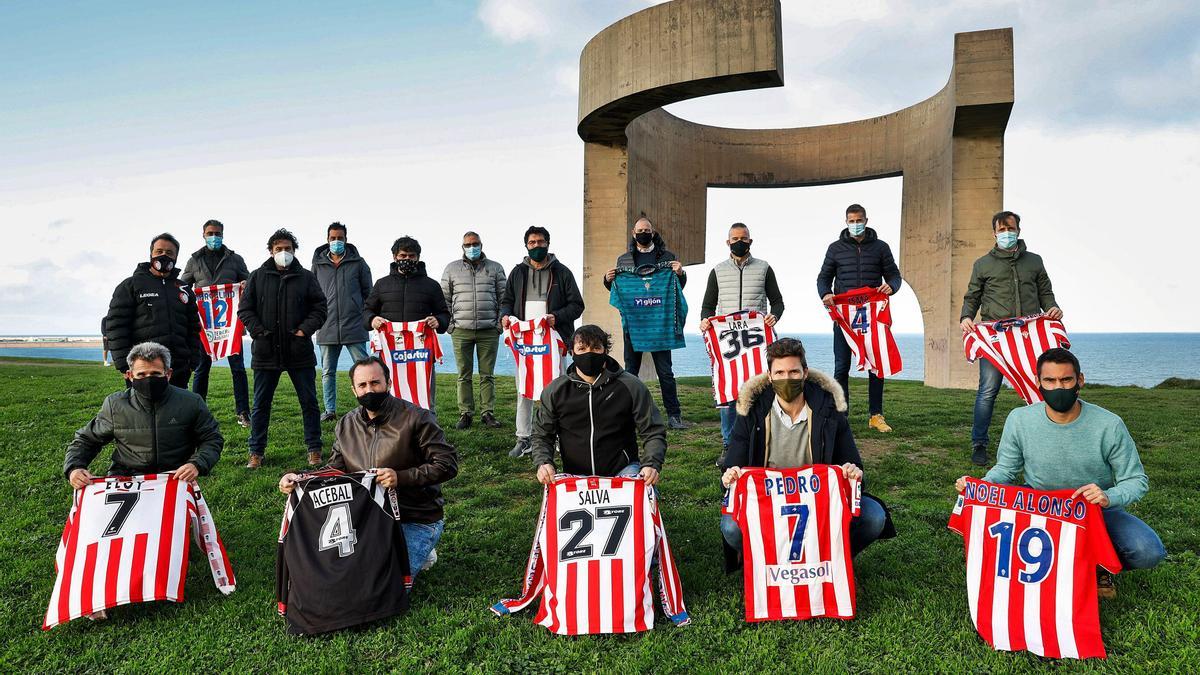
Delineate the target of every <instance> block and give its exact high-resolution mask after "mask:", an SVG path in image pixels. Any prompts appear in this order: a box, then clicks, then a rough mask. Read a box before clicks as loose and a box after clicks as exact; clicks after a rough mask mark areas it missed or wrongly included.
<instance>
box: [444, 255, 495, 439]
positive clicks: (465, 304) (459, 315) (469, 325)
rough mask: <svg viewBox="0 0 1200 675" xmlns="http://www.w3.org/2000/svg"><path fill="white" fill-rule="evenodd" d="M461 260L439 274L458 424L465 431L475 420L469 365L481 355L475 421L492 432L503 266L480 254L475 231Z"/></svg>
mask: <svg viewBox="0 0 1200 675" xmlns="http://www.w3.org/2000/svg"><path fill="white" fill-rule="evenodd" d="M462 251H463V254H462V258H459V259H458V260H455V261H454V262H452V263H450V264H449V265H446V271H444V272H442V294H443V295H445V296H446V304H447V305H449V307H450V326H449V328H447V329H446V330H447V332H448V333H450V339H451V341H452V342H453V343H454V362H455V363H456V364H458V415H459V417H458V424H457V426H456V428H458V429H467V428H469V427H470V426H471V419H472V418H473V417H474V416H475V391H474V388H473V387H472V386H471V369H472V368H471V367H472V365H473V364H472V362H473V361H474V360H475V352H478V353H479V407H480V410H481V412H482V413H483V414H482V415H481V416H480V418H479V421H481V422H483V425H484V426H486V427H491V428H493V429H496V428H498V427H499V426H500V422H499V421H497V420H496V415H495V412H496V408H495V405H496V378H495V372H496V349H497V347H498V345H499V343H500V299H501V298H502V297H504V284H505V276H504V267H503V266H501V265H500V263H498V262H496V261H495V260H491V259H489V258H488V257H487V256H486V255H485V254H484V253H483V241H482V240H481V239H480V238H479V235H478V234H477V233H475V232H467V233H466V234H464V235H463V240H462Z"/></svg>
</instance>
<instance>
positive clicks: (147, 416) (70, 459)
mask: <svg viewBox="0 0 1200 675" xmlns="http://www.w3.org/2000/svg"><path fill="white" fill-rule="evenodd" d="M125 358H126V360H127V362H128V364H129V370H127V371H125V379H126V381H128V383H129V388H128V389H124V390H122V391H118V392H117V393H115V394H109V395H108V398H106V399H104V403H102V404H100V412H98V413H96V416H95V417H93V418H92V421H91V422H88V423H87V425H86V426H84V427H83V428H82V429H80V430H79V431H76V432H75V440H73V441H71V444H70V445H68V446H67V458H66V461H64V462H63V474H64V475H65V476H66V477H67V480H68V481H70V483H71V487H73V488H75V489H82V488H85V487H87V486H88V485H90V484H91V482H92V479H93V478H95V476H93V475H92V474H91V472H89V471H88V465H89V464H91V463H92V460H93V459H95V458H96V455H98V454H99V453H100V450H101V449H103V448H104V446H105V445H108V444H109V443H112V444H113V455H112V465H111V466H110V467H109V468H108V473H107V475H109V476H137V475H141V474H147V473H167V472H172V471H173V472H175V477H176V478H178V479H179V480H182V481H191V480H195V479H196V477H197V476H207V475H208V472H209V471H210V470H212V468H213V467H214V466H216V465H217V460H219V459H220V458H221V449H222V448H224V447H225V438H224V437H223V436H221V431H220V429H219V428H218V427H217V421H216V420H215V419H213V416H212V413H210V412H209V411H208V406H207V405H205V403H204V399H203V398H201V397H200V395H199V394H194V393H192V392H190V391H188V390H187V389H181V388H179V387H176V386H174V385H172V384H171V383H170V380H171V352H170V350H168V349H167V348H166V347H164V346H163V345H160V344H158V343H157V342H143V343H141V344H138V345H135V346H134V347H133V348H132V349H130V350H129V353H128V355H126V357H125ZM88 618H89V619H92V620H99V619H104V618H107V615H106V614H105V612H104V611H103V610H101V611H99V612H96V613H94V614H92V615H90V616H88Z"/></svg>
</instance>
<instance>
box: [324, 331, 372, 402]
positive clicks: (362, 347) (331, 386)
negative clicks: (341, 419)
mask: <svg viewBox="0 0 1200 675" xmlns="http://www.w3.org/2000/svg"><path fill="white" fill-rule="evenodd" d="M320 347H321V395H322V398H324V399H325V412H327V413H335V412H337V369H338V359H340V358H341V356H342V347H345V348H346V350H347V351H349V352H350V356H351V357H352V358H353V359H354V360H355V361H362V360H363V359H365V358H367V343H365V342H353V343H351V344H347V345H320Z"/></svg>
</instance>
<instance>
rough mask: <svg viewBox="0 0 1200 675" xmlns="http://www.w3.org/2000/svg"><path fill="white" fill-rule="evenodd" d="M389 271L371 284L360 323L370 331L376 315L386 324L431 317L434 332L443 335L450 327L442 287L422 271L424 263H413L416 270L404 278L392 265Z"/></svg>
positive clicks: (393, 264)
mask: <svg viewBox="0 0 1200 675" xmlns="http://www.w3.org/2000/svg"><path fill="white" fill-rule="evenodd" d="M391 268H392V272H391V274H388V275H387V276H386V277H383V278H382V279H380V280H378V281H376V282H375V286H374V287H372V288H371V294H370V295H368V296H367V301H366V302H365V303H363V312H362V315H363V324H364V325H365V326H366V327H367V329H368V330H370V328H371V322H372V321H373V320H374V319H375V317H377V316H382V317H383V318H384V319H387V320H388V321H420V320H421V319H424V318H425V317H428V316H432V317H433V318H435V319H437V323H438V325H437V332H439V333H445V332H446V327H447V326H449V325H450V308H448V307H447V306H446V296H445V295H443V294H442V285H441V284H440V283H438V282H436V281H434V280H433V279H430V278H429V274H428V273H426V272H425V263H423V262H419V263H417V271H415V272H413V273H412V274H409V275H407V276H405V275H402V274H400V273H399V272H397V271H396V263H392V265H391Z"/></svg>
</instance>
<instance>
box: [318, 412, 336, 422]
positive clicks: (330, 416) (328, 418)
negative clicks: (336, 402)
mask: <svg viewBox="0 0 1200 675" xmlns="http://www.w3.org/2000/svg"><path fill="white" fill-rule="evenodd" d="M321 421H322V422H336V421H337V413H332V412H327V413H325V414H324V415H321Z"/></svg>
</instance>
